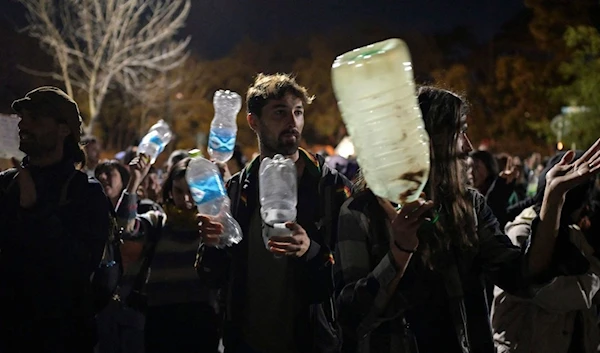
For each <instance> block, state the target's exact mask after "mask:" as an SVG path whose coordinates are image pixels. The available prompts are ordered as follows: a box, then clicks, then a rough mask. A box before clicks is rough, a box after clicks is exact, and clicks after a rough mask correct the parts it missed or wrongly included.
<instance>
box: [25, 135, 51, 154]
mask: <svg viewBox="0 0 600 353" xmlns="http://www.w3.org/2000/svg"><path fill="white" fill-rule="evenodd" d="M55 149H56V144H54V143H50V142H49V141H45V143H44V141H40V140H38V139H36V138H34V139H30V140H28V141H20V142H19V150H21V151H22V152H23V153H25V154H26V155H28V156H29V157H41V156H43V155H45V154H47V153H50V152H51V151H54V150H55Z"/></svg>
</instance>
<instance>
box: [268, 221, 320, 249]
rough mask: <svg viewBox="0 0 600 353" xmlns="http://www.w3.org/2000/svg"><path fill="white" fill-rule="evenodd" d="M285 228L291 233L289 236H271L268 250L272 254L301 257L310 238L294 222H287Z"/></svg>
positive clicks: (308, 244)
mask: <svg viewBox="0 0 600 353" xmlns="http://www.w3.org/2000/svg"><path fill="white" fill-rule="evenodd" d="M285 227H286V228H287V229H289V230H291V231H292V235H291V236H272V237H271V239H269V243H268V245H269V250H270V251H271V252H272V253H274V254H280V255H286V256H294V257H302V255H304V254H306V252H307V251H308V248H309V247H310V238H309V237H308V234H306V231H305V230H304V228H302V226H300V225H299V224H298V223H296V222H287V223H286V224H285Z"/></svg>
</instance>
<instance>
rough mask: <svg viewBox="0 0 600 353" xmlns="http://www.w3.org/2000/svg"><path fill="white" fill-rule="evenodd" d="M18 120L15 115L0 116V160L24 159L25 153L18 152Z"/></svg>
mask: <svg viewBox="0 0 600 353" xmlns="http://www.w3.org/2000/svg"><path fill="white" fill-rule="evenodd" d="M19 120H21V119H20V118H19V117H18V116H16V115H2V114H0V158H5V159H10V158H12V157H15V158H17V159H22V158H23V157H25V153H23V152H21V151H19V127H18V124H19Z"/></svg>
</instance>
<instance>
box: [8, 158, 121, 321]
mask: <svg viewBox="0 0 600 353" xmlns="http://www.w3.org/2000/svg"><path fill="white" fill-rule="evenodd" d="M28 169H29V170H30V172H31V175H32V177H33V180H34V183H35V186H36V192H37V202H36V204H35V206H34V207H33V208H31V209H24V208H21V207H20V205H19V199H20V197H19V185H18V182H17V180H16V179H15V175H16V170H14V169H11V170H7V171H5V172H3V173H0V281H1V284H0V317H3V320H4V319H5V318H6V316H4V315H9V316H12V317H13V319H20V320H30V319H68V318H86V317H93V314H94V307H93V304H92V300H93V299H92V294H91V286H90V276H91V274H92V273H93V271H94V270H95V269H96V268H97V266H98V264H99V262H100V259H101V257H102V253H103V250H104V245H105V243H106V241H107V238H108V235H109V232H110V227H111V223H110V216H109V215H110V203H109V202H108V199H107V198H106V196H105V194H104V192H103V190H102V187H101V185H100V184H99V183H98V182H97V181H96V180H95V179H92V178H88V177H87V175H86V174H84V173H82V172H80V171H76V170H75V168H74V166H73V163H72V162H71V161H64V162H61V163H58V164H56V165H52V166H49V167H44V168H37V167H33V166H29V167H28Z"/></svg>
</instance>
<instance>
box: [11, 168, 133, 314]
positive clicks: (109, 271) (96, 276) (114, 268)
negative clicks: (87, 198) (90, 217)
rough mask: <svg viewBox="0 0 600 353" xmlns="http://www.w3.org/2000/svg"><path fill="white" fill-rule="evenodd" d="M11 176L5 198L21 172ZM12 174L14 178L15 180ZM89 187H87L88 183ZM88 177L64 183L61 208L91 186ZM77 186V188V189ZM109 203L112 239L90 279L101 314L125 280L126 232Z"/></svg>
mask: <svg viewBox="0 0 600 353" xmlns="http://www.w3.org/2000/svg"><path fill="white" fill-rule="evenodd" d="M9 173H10V174H8V173H7V178H11V180H10V182H9V183H8V185H7V187H6V188H5V189H4V190H3V191H4V193H5V194H7V193H9V192H10V191H11V190H12V188H13V187H15V186H16V183H17V175H18V172H17V171H16V170H14V171H13V172H9ZM11 174H12V176H11ZM84 178H85V179H86V180H85V184H84V180H83V179H84ZM87 178H88V177H87V175H85V174H84V173H82V172H80V171H78V170H74V171H73V172H72V173H71V174H70V175H69V177H68V178H67V180H66V181H65V182H64V184H63V186H62V188H61V191H60V199H59V207H64V206H65V205H67V204H68V203H69V195H72V194H74V193H75V194H76V193H78V192H79V191H80V190H81V188H83V187H84V185H86V186H87V183H88V182H89V181H88V179H87ZM75 179H79V180H81V181H80V182H79V183H73V180H75ZM73 185H74V186H73ZM106 202H107V203H108V204H109V207H108V209H109V219H110V228H109V234H108V239H107V241H106V243H105V245H104V252H103V254H102V259H101V260H100V263H99V264H98V267H97V268H96V270H95V271H94V272H93V273H92V275H91V276H90V285H91V293H92V299H93V305H94V312H95V313H98V312H100V311H101V310H102V309H104V307H106V305H108V303H109V302H110V301H111V300H112V298H113V296H114V295H115V293H116V291H117V289H118V286H119V283H120V281H121V277H122V276H123V264H122V261H121V251H120V245H121V242H122V241H121V232H122V229H121V228H120V227H119V226H118V224H117V216H116V213H115V210H114V208H113V206H112V204H111V203H110V200H109V199H108V198H106Z"/></svg>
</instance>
